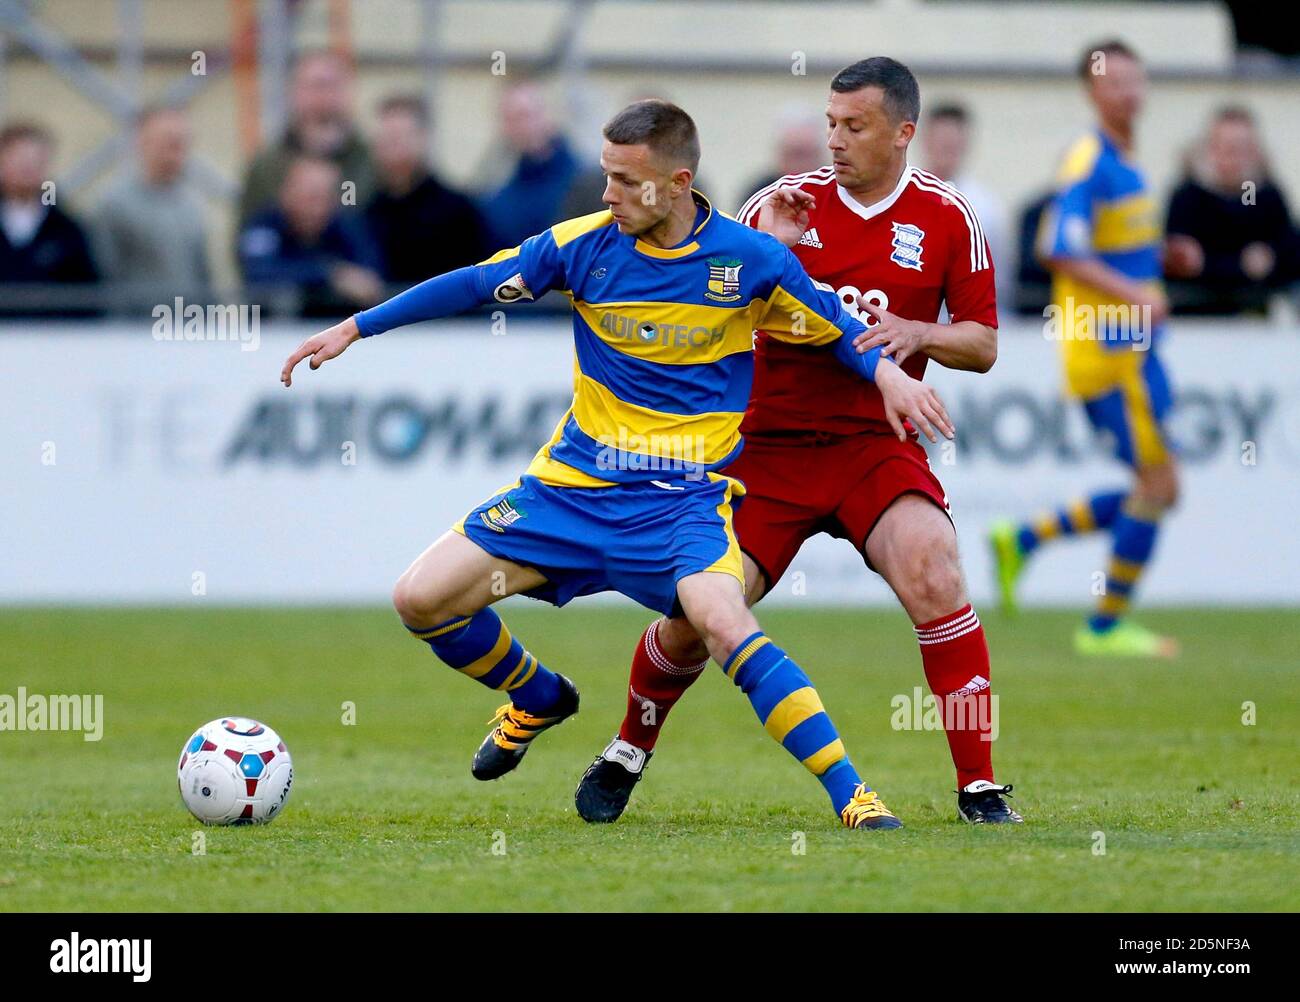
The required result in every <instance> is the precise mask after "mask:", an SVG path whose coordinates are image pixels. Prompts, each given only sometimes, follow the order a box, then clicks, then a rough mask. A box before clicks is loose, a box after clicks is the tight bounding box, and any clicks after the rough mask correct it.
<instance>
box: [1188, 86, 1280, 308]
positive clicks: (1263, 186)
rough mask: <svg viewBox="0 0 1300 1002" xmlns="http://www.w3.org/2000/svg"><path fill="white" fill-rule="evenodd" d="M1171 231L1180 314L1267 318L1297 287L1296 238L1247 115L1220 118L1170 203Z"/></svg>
mask: <svg viewBox="0 0 1300 1002" xmlns="http://www.w3.org/2000/svg"><path fill="white" fill-rule="evenodd" d="M1165 230H1166V234H1167V240H1166V244H1165V274H1166V275H1167V276H1168V277H1169V278H1170V279H1173V280H1174V281H1173V282H1172V283H1171V285H1170V298H1171V299H1172V301H1173V305H1174V308H1175V309H1177V310H1178V311H1179V312H1181V313H1217V314H1225V313H1240V312H1243V311H1248V310H1259V311H1262V310H1263V309H1265V308H1266V306H1267V302H1268V297H1269V294H1270V293H1272V292H1274V291H1276V290H1278V289H1281V288H1283V287H1285V286H1286V285H1288V284H1290V283H1291V282H1293V281H1295V280H1296V278H1297V247H1296V232H1295V229H1294V228H1293V226H1292V225H1291V216H1290V213H1289V212H1288V211H1287V205H1286V200H1285V199H1284V198H1283V197H1282V192H1281V191H1280V190H1278V188H1277V186H1276V185H1274V184H1273V182H1272V181H1271V180H1269V177H1268V173H1267V170H1266V167H1265V164H1264V155H1263V151H1262V148H1261V144H1260V141H1259V134H1258V132H1257V130H1256V126H1255V119H1254V117H1253V116H1252V115H1251V113H1250V112H1249V111H1246V110H1245V109H1244V108H1235V107H1229V108H1224V109H1222V110H1220V111H1219V112H1218V113H1217V114H1216V115H1215V116H1214V118H1213V120H1212V121H1211V123H1210V129H1209V134H1208V137H1207V138H1206V142H1205V147H1204V156H1203V157H1200V156H1198V157H1195V158H1194V159H1193V161H1192V164H1191V170H1190V171H1189V174H1188V177H1187V178H1186V179H1185V180H1184V181H1183V182H1182V184H1180V185H1179V186H1178V187H1177V188H1176V189H1175V190H1174V193H1173V195H1172V196H1171V197H1170V200H1169V214H1168V219H1167V221H1166V225H1165Z"/></svg>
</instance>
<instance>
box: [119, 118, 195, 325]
mask: <svg viewBox="0 0 1300 1002" xmlns="http://www.w3.org/2000/svg"><path fill="white" fill-rule="evenodd" d="M190 144H191V131H190V122H189V116H188V114H187V113H186V112H185V111H184V110H182V109H180V108H164V107H160V108H152V109H148V110H146V111H145V112H143V113H142V114H141V115H140V118H139V122H138V125H137V132H136V158H137V162H136V165H135V167H134V168H133V169H132V170H130V172H129V173H127V174H126V175H125V176H124V177H122V178H121V179H120V180H119V181H118V182H117V183H116V184H115V185H113V187H111V188H110V189H109V190H108V192H107V193H106V194H105V195H104V198H103V199H102V201H101V202H100V205H99V214H98V217H97V219H96V221H95V222H96V226H95V228H94V237H95V250H96V256H97V258H98V261H99V266H100V270H101V271H102V272H103V275H104V278H105V279H106V280H107V281H110V282H112V283H113V285H112V287H111V289H110V291H111V293H112V295H113V297H114V305H118V306H121V307H123V308H126V309H138V308H140V307H144V308H145V309H150V308H152V306H154V305H155V304H158V303H163V302H170V301H171V300H172V299H173V298H174V297H176V296H182V297H185V298H194V299H203V298H204V297H205V296H206V295H207V290H208V283H209V277H210V276H209V272H208V249H207V234H206V227H205V222H204V210H203V203H202V202H201V201H200V199H199V197H198V195H196V194H195V193H194V191H192V190H191V189H190V187H189V185H188V184H187V183H186V181H185V169H186V167H187V165H188V163H189V156H190Z"/></svg>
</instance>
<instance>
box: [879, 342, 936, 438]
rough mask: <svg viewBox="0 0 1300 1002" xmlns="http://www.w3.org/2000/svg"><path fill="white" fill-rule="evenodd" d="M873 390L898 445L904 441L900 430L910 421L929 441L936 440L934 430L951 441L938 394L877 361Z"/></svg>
mask: <svg viewBox="0 0 1300 1002" xmlns="http://www.w3.org/2000/svg"><path fill="white" fill-rule="evenodd" d="M876 387H877V388H878V389H879V390H880V395H881V396H882V397H883V398H884V401H885V418H886V420H888V421H889V426H890V427H891V428H893V429H894V434H896V435H897V436H898V440H899V441H900V442H905V441H907V429H906V428H904V427H903V421H905V420H907V421H911V422H912V425H913V427H915V428H916V429H917V430H918V431H920V432H921V433H922V434H924V435H925V437H926V438H928V439H929V440H930V441H931V442H938V441H939V439H938V438H937V437H936V436H935V433H934V429H935V428H938V429H939V431H940V432H942V433H943V435H944V437H946V438H952V437H953V435H954V434H955V433H956V430H955V429H954V428H953V426H952V421H950V420H949V419H948V411H947V410H946V409H945V408H944V406H943V401H942V400H940V399H939V394H937V393H935V392H934V390H933V389H932V388H930V387H929V386H926V385H925V383H923V382H921V381H920V380H919V379H913V378H912V377H911V376H909V375H908V374H907V373H906V372H904V371H903V370H902V369H900V368H899V367H898V366H897V365H893V364H891V363H889V362H886V361H885V360H884V359H881V360H880V364H879V365H877V366H876Z"/></svg>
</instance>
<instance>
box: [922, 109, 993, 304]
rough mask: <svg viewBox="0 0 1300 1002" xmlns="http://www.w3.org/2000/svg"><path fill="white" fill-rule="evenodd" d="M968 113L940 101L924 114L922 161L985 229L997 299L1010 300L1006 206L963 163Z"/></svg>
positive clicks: (969, 127) (967, 148)
mask: <svg viewBox="0 0 1300 1002" xmlns="http://www.w3.org/2000/svg"><path fill="white" fill-rule="evenodd" d="M970 135H971V120H970V113H969V112H968V111H967V110H966V108H965V107H964V106H963V105H960V104H939V105H935V107H934V108H933V109H932V110H931V111H930V112H929V113H928V114H926V115H925V117H924V119H923V120H922V123H921V126H920V128H919V129H918V137H919V138H920V140H921V161H922V166H923V167H924V169H925V170H928V171H929V172H930V173H931V174H934V175H936V176H937V177H939V178H941V179H942V180H944V181H947V182H949V183H950V184H951V185H952V186H953V187H955V188H956V189H957V190H958V191H960V192H961V193H962V194H963V195H965V196H966V198H967V200H968V201H969V202H970V204H971V207H972V208H974V210H975V215H976V216H977V217H978V218H979V223H980V226H981V227H982V228H983V230H984V237H985V239H986V240H988V242H989V250H990V252H991V253H992V254H993V274H994V276H995V280H996V282H997V296H998V302H999V303H1009V302H1011V299H1012V294H1013V290H1014V288H1015V284H1014V282H1013V281H1012V276H1013V275H1015V274H1016V266H1015V263H1014V262H1013V261H1012V260H1011V246H1010V244H1009V242H1008V240H1007V210H1006V207H1005V206H1004V205H1003V204H1002V199H1000V198H998V196H997V195H995V194H994V193H993V192H992V191H991V190H990V189H988V188H986V187H985V186H984V185H983V184H981V183H980V182H979V181H977V180H976V179H975V178H974V177H972V176H971V174H970V172H969V170H968V169H967V166H966V155H967V154H968V153H969V152H970Z"/></svg>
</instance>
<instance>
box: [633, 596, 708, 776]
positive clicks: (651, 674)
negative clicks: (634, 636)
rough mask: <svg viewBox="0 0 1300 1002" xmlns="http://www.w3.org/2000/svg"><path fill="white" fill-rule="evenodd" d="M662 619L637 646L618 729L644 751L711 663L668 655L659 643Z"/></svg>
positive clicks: (649, 748) (657, 620) (648, 628)
mask: <svg viewBox="0 0 1300 1002" xmlns="http://www.w3.org/2000/svg"><path fill="white" fill-rule="evenodd" d="M662 622H663V620H662V619H656V620H655V621H654V622H653V623H651V624H650V625H649V626H648V627H647V628H646V631H645V633H643V634H642V635H641V640H640V642H638V643H637V645H636V654H634V655H633V656H632V677H631V678H630V679H629V683H628V691H627V715H626V716H625V717H624V718H623V726H622V727H620V728H619V731H618V736H619V737H620V738H622V739H623V740H624V741H627V742H628V743H629V744H634V745H636V746H637V747H638V748H640V749H642V750H644V751H650V750H651V749H652V748H654V746H655V742H656V741H657V740H658V739H659V729H660V728H661V727H663V725H664V721H665V720H666V719H667V718H668V711H669V710H671V709H672V708H673V705H674V704H675V703H676V702H677V700H679V699H680V698H681V696H682V693H684V692H685V691H686V690H687V689H689V688H690V687H691V683H692V682H694V681H695V680H696V679H697V678H699V677H700V673H701V672H702V671H704V668H705V666H706V665H708V663H709V661H708V658H705V659H704V660H703V661H701V662H700V663H699V664H683V663H680V662H679V661H676V660H674V659H672V658H670V657H668V655H666V654H665V653H664V652H663V648H661V647H660V646H659V639H658V634H659V624H660V623H662Z"/></svg>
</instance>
